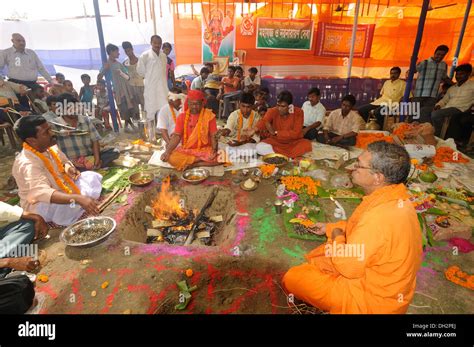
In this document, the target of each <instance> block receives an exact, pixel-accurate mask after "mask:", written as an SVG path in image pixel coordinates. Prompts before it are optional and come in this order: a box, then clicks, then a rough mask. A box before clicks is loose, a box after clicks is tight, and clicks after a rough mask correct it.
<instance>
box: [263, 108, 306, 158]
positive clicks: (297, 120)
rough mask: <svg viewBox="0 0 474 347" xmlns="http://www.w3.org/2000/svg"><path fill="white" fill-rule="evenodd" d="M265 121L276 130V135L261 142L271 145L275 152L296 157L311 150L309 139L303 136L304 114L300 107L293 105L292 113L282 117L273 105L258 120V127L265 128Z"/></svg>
mask: <svg viewBox="0 0 474 347" xmlns="http://www.w3.org/2000/svg"><path fill="white" fill-rule="evenodd" d="M266 122H269V123H270V124H271V125H272V127H273V129H274V130H276V131H277V136H271V137H269V138H266V139H265V140H263V141H262V142H265V143H268V144H270V145H272V147H273V150H274V151H275V152H276V153H280V154H283V155H286V156H287V157H290V158H296V157H300V156H302V155H303V154H305V153H306V152H310V151H311V150H312V145H311V141H310V140H307V139H305V138H303V122H304V114H303V110H302V109H301V108H299V107H295V108H294V113H293V114H290V115H289V116H286V117H282V116H280V112H278V108H276V107H273V108H271V109H269V110H268V111H267V113H266V114H265V117H263V119H261V120H260V121H259V123H258V125H257V127H258V129H259V130H261V131H262V130H266V129H267V128H266V126H265V123H266Z"/></svg>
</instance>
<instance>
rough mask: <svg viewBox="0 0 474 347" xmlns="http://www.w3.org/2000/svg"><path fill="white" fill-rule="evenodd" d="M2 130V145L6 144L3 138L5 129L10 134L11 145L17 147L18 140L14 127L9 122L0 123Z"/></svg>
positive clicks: (0, 129)
mask: <svg viewBox="0 0 474 347" xmlns="http://www.w3.org/2000/svg"><path fill="white" fill-rule="evenodd" d="M0 131H1V135H0V136H1V138H2V145H4V146H5V140H4V138H3V132H4V131H5V132H6V133H7V136H8V140H9V141H10V145H11V146H12V148H13V149H16V148H17V147H16V141H15V134H14V133H13V127H12V126H11V125H10V124H9V123H4V124H0Z"/></svg>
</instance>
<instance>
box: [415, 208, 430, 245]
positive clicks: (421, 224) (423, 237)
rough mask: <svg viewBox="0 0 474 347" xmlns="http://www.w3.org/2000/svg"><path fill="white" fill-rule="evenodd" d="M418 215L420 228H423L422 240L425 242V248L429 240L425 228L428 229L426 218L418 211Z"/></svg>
mask: <svg viewBox="0 0 474 347" xmlns="http://www.w3.org/2000/svg"><path fill="white" fill-rule="evenodd" d="M416 215H417V217H418V222H419V223H420V228H421V241H422V244H423V248H425V247H426V245H427V244H428V240H427V238H426V235H425V230H426V223H425V219H424V218H423V216H422V215H421V214H420V213H417V214H416Z"/></svg>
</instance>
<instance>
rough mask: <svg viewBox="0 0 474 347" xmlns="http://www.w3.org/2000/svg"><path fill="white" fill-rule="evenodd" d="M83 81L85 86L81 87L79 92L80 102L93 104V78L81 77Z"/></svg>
mask: <svg viewBox="0 0 474 347" xmlns="http://www.w3.org/2000/svg"><path fill="white" fill-rule="evenodd" d="M81 81H82V83H84V85H83V86H82V87H81V90H80V91H79V100H80V101H81V102H87V103H90V102H92V98H93V97H94V87H95V86H93V85H91V76H89V75H88V74H83V75H81Z"/></svg>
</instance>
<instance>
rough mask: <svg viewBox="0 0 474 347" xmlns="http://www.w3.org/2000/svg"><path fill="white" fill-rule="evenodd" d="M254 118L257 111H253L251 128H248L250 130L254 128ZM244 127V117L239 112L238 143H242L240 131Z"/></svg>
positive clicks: (250, 120) (250, 122) (250, 121)
mask: <svg viewBox="0 0 474 347" xmlns="http://www.w3.org/2000/svg"><path fill="white" fill-rule="evenodd" d="M254 118H255V111H251V112H250V119H249V126H248V127H249V128H252V125H253V120H254ZM243 126H244V116H243V115H242V112H240V111H239V125H238V129H237V141H240V131H241V130H242V127H243Z"/></svg>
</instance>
